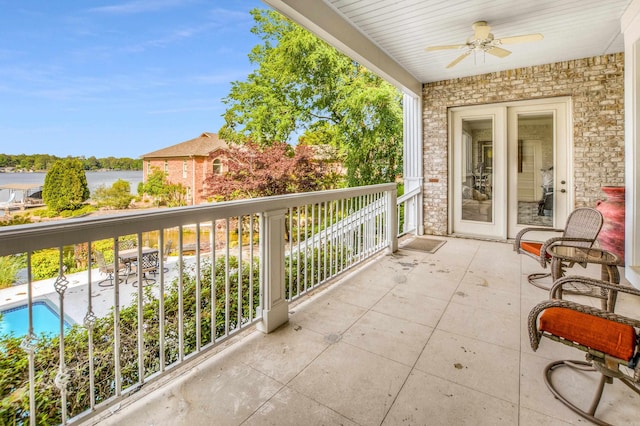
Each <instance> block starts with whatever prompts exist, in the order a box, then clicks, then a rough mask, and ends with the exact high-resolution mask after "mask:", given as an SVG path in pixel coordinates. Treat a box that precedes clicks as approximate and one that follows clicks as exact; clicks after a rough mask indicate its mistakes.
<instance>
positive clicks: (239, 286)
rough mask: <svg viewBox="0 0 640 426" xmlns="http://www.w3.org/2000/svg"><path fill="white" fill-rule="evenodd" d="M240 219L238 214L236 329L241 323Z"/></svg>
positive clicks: (241, 217) (241, 218)
mask: <svg viewBox="0 0 640 426" xmlns="http://www.w3.org/2000/svg"><path fill="white" fill-rule="evenodd" d="M242 220H243V216H238V295H237V297H238V314H237V323H236V330H239V329H240V326H241V325H242Z"/></svg>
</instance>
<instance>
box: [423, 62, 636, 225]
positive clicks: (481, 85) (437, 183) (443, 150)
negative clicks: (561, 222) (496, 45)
mask: <svg viewBox="0 0 640 426" xmlns="http://www.w3.org/2000/svg"><path fill="white" fill-rule="evenodd" d="M623 65H624V55H623V54H622V53H618V54H611V55H605V56H597V57H593V58H585V59H578V60H573V61H566V62H558V63H555V64H546V65H539V66H534V67H527V68H519V69H515V70H508V71H500V72H496V73H491V74H484V75H478V76H472V77H465V78H459V79H454V80H446V81H439V82H434V83H427V84H425V85H424V86H423V129H424V135H423V137H424V142H423V143H424V177H425V179H424V181H425V184H424V228H425V233H427V234H434V235H446V234H447V219H448V202H449V200H448V188H447V185H448V178H449V170H448V154H449V153H448V132H447V129H448V122H447V110H448V108H451V107H457V106H465V105H480V104H490V103H497V102H508V101H521V100H529V99H541V98H550V97H556V96H569V97H571V104H572V113H573V115H572V119H573V146H574V147H573V164H572V167H573V179H574V187H575V200H574V201H575V205H576V207H579V206H594V205H595V202H596V200H598V199H602V198H603V197H604V194H603V193H602V191H601V190H600V187H601V186H606V185H615V186H617V185H624V67H623Z"/></svg>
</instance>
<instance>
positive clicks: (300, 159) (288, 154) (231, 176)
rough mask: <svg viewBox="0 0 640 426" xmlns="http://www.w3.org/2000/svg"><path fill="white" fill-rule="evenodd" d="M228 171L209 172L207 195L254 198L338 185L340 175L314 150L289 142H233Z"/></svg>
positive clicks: (229, 198)
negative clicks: (261, 143)
mask: <svg viewBox="0 0 640 426" xmlns="http://www.w3.org/2000/svg"><path fill="white" fill-rule="evenodd" d="M227 169H228V170H227V171H226V172H225V173H222V174H210V175H208V176H207V178H206V180H205V188H206V189H205V196H207V197H210V198H213V199H216V200H231V199H236V198H255V197H266V196H271V195H281V194H287V193H292V192H307V191H317V190H320V189H328V188H332V187H335V184H336V181H337V176H336V175H335V174H334V173H331V172H330V171H328V170H326V168H325V167H324V166H323V164H322V163H319V162H317V161H315V160H314V159H313V150H312V149H311V148H310V147H308V146H304V145H298V146H296V147H295V148H293V147H291V146H290V145H288V144H287V143H286V142H274V143H273V144H272V145H270V146H263V147H260V146H258V145H257V144H255V143H253V142H247V143H246V144H244V145H232V146H231V147H230V148H229V150H228V152H227Z"/></svg>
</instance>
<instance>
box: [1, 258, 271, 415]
mask: <svg viewBox="0 0 640 426" xmlns="http://www.w3.org/2000/svg"><path fill="white" fill-rule="evenodd" d="M226 263H227V260H226V259H225V258H218V259H217V260H216V264H215V286H216V287H215V288H216V297H215V299H214V300H215V301H216V309H215V322H214V323H213V324H212V318H211V315H210V314H211V301H212V298H211V285H212V268H211V262H210V261H209V260H206V259H205V260H202V263H201V267H200V269H201V276H200V280H199V281H198V280H197V279H196V276H195V273H196V269H195V266H193V267H189V268H184V270H183V281H182V296H183V301H184V302H183V303H184V312H183V315H182V318H180V317H179V309H178V306H179V297H178V280H174V282H173V283H171V284H170V285H169V286H168V289H167V292H166V294H165V297H164V315H165V324H164V327H165V331H164V333H165V335H164V341H165V354H164V355H165V362H166V364H167V365H169V364H172V363H174V362H176V361H177V360H178V359H179V356H180V348H179V346H178V344H179V340H178V327H179V324H180V320H182V321H183V327H184V353H185V354H189V353H192V352H195V351H196V348H197V342H196V336H197V332H198V331H197V324H196V315H195V309H196V306H198V307H200V312H201V321H200V330H199V332H200V333H201V336H202V344H203V345H204V344H207V343H211V342H212V340H213V339H218V338H220V337H222V336H225V335H226V333H229V332H231V331H233V330H234V329H237V328H238V325H239V324H238V321H241V322H242V323H243V324H244V323H247V322H248V321H249V312H250V309H251V307H252V308H253V310H252V311H251V317H252V318H255V316H256V311H257V308H258V306H259V301H260V292H259V265H258V264H257V263H254V265H252V266H251V265H249V263H248V262H243V264H242V267H239V265H238V259H237V258H235V257H230V258H229V259H228V263H229V268H230V273H229V274H228V285H229V293H228V294H229V295H230V296H231V297H230V298H229V301H228V302H227V299H226V298H225V297H224V295H225V289H226V286H227V282H226V277H227V275H226V274H225V272H224V271H225V266H226ZM251 268H252V270H253V277H252V279H251V280H250V278H249V271H250V270H251ZM240 272H241V275H240ZM198 282H199V284H200V288H199V292H198V291H196V286H197V284H198ZM239 282H242V292H241V301H240V302H239V301H238V297H237V295H238V292H239V285H238V283H239ZM250 282H252V283H253V286H254V290H253V292H250V291H249V287H250ZM251 293H253V299H252V301H251V303H250V295H251ZM198 294H199V300H198V301H196V295H198ZM143 297H144V300H143V318H142V320H143V322H144V343H145V345H144V351H145V352H144V354H143V363H144V369H143V371H144V375H145V377H148V376H149V375H151V374H154V373H156V372H157V371H159V369H160V365H159V360H160V356H159V355H160V343H159V342H160V323H159V319H160V315H159V307H160V303H159V300H158V299H157V298H155V297H154V296H153V295H152V292H151V288H150V287H148V288H147V289H145V291H144V295H143ZM227 303H228V305H227ZM240 305H241V306H242V315H240V314H239V313H240V310H239V306H240ZM225 318H229V319H230V325H229V328H230V329H228V330H227V329H225ZM113 323H114V319H113V314H109V315H107V316H105V317H102V318H98V319H97V320H96V322H95V325H94V327H93V331H92V343H93V360H94V378H95V389H94V390H95V393H96V402H97V403H100V402H102V401H104V400H106V399H108V398H111V397H113V396H114V393H113V392H114V388H113V382H114V380H115V376H114V374H115V370H114V365H113V362H114V357H113V348H114V341H113V337H114V335H113V333H114V328H113ZM212 327H214V329H213V330H214V333H212ZM119 328H120V363H121V364H120V365H121V367H122V368H121V380H122V384H123V388H127V387H130V386H133V385H135V384H136V383H138V382H139V380H140V378H139V376H138V374H139V369H138V340H137V339H138V306H137V303H133V304H131V305H130V306H128V307H125V308H122V309H121V310H120V321H119ZM21 340H22V338H21V337H14V336H0V395H1V397H0V398H1V399H0V424H7V425H9V424H25V423H27V419H28V416H29V391H28V390H29V363H28V356H27V354H26V353H25V352H24V350H22V349H21V348H20V342H21ZM64 346H65V365H66V366H67V368H68V369H69V377H70V380H69V384H68V386H67V389H68V395H67V408H68V413H69V416H75V415H78V414H80V413H81V412H83V411H84V410H86V409H88V408H89V407H90V400H89V395H90V389H89V386H90V374H89V373H90V371H89V349H88V348H89V332H88V330H87V329H86V328H84V327H82V326H79V325H75V326H73V327H72V329H71V330H69V331H68V332H67V334H66V335H65V336H64ZM59 347H60V342H59V337H57V336H56V337H49V336H44V335H43V336H40V339H39V340H38V342H37V348H36V351H35V360H34V362H35V367H36V379H35V387H36V398H37V401H36V405H37V407H38V413H37V419H36V423H37V424H58V423H60V422H61V411H60V391H59V390H58V389H57V388H56V386H55V384H54V379H55V376H56V373H57V370H58V367H59V357H60V354H59Z"/></svg>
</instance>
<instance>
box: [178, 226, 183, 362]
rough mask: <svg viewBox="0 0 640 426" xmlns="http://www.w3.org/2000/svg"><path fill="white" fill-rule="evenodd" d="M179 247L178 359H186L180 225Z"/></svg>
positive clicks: (179, 234) (181, 232) (180, 360)
mask: <svg viewBox="0 0 640 426" xmlns="http://www.w3.org/2000/svg"><path fill="white" fill-rule="evenodd" d="M178 247H180V273H179V274H178V361H179V362H182V361H184V255H183V254H182V252H183V249H184V228H183V226H182V225H180V226H178Z"/></svg>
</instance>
